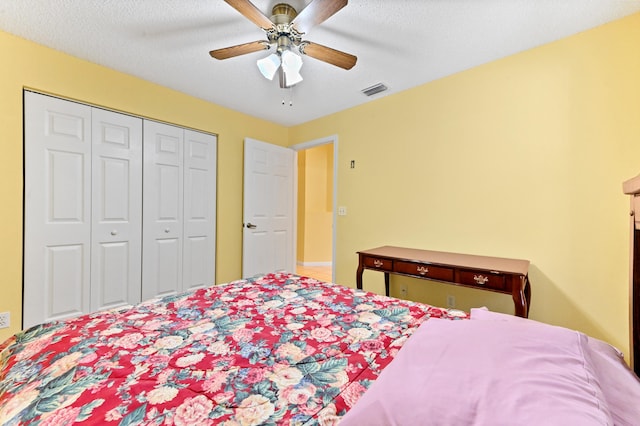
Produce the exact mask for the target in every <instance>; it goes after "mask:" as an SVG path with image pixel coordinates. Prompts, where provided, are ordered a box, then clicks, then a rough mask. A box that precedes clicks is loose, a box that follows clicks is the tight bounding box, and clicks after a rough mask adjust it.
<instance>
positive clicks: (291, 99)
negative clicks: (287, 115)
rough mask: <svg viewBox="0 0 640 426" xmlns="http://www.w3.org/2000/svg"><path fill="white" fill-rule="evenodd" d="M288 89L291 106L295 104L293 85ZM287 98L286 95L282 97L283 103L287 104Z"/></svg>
mask: <svg viewBox="0 0 640 426" xmlns="http://www.w3.org/2000/svg"><path fill="white" fill-rule="evenodd" d="M287 89H288V90H289V106H290V107H292V106H293V86H292V87H287ZM285 103H286V102H285V99H284V97H283V98H282V105H283V106H284V105H285Z"/></svg>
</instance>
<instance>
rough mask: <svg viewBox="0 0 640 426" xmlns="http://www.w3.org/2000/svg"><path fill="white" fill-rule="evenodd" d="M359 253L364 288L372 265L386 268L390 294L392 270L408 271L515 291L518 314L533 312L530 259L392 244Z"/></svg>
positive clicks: (359, 276)
mask: <svg viewBox="0 0 640 426" xmlns="http://www.w3.org/2000/svg"><path fill="white" fill-rule="evenodd" d="M358 256H359V263H358V271H357V273H356V283H357V287H358V288H359V289H362V273H363V272H364V270H365V269H372V270H376V271H381V272H384V287H385V292H386V295H387V296H388V295H389V274H397V275H405V276H408V277H413V278H423V279H428V280H433V281H439V282H444V283H449V284H455V285H461V286H465V287H472V288H478V289H482V290H489V291H496V292H499V293H506V294H511V295H512V296H513V303H514V305H515V313H516V315H517V316H519V317H523V318H527V317H528V316H529V306H530V304H531V286H530V284H529V277H528V274H529V261H528V260H521V259H505V258H501V257H487V256H474V255H469V254H458V253H446V252H440V251H431V250H419V249H411V248H403V247H392V246H384V247H378V248H374V249H371V250H363V251H359V252H358Z"/></svg>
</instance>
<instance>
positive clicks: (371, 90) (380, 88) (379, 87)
mask: <svg viewBox="0 0 640 426" xmlns="http://www.w3.org/2000/svg"><path fill="white" fill-rule="evenodd" d="M387 89H388V87H387V86H385V85H384V84H382V83H378V84H374V85H373V86H371V87H367V88H366V89H362V93H364V94H365V95H367V96H373V95H375V94H376V93H380V92H384V91H385V90H387Z"/></svg>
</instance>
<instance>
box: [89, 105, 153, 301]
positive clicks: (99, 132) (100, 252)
mask: <svg viewBox="0 0 640 426" xmlns="http://www.w3.org/2000/svg"><path fill="white" fill-rule="evenodd" d="M92 129H93V130H92V135H93V136H92V145H93V152H92V168H91V170H92V176H93V178H92V184H91V187H92V231H91V240H92V242H91V310H92V311H97V310H102V309H107V308H116V307H118V306H124V305H130V304H134V303H138V302H140V287H141V280H142V277H141V275H142V270H141V269H142V119H141V118H137V117H132V116H129V115H124V114H118V113H115V112H111V111H105V110H102V109H98V108H94V109H93V114H92Z"/></svg>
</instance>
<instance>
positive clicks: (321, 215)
mask: <svg viewBox="0 0 640 426" xmlns="http://www.w3.org/2000/svg"><path fill="white" fill-rule="evenodd" d="M332 231H333V144H332V143H327V144H323V145H319V146H316V147H313V148H308V149H306V150H303V151H299V152H298V244H297V261H298V263H306V264H319V263H330V262H331V259H332V240H333V238H332Z"/></svg>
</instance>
